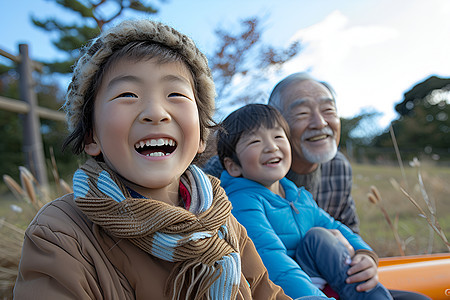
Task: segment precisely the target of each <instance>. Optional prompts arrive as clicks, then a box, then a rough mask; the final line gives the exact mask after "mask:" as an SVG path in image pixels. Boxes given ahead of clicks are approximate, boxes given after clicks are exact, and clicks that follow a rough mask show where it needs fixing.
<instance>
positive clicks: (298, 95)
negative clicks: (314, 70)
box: [203, 73, 359, 233]
mask: <svg viewBox="0 0 450 300" xmlns="http://www.w3.org/2000/svg"><path fill="white" fill-rule="evenodd" d="M269 104H270V105H272V106H274V107H276V108H278V110H280V111H281V113H282V114H283V116H284V117H285V118H286V120H287V121H288V124H289V127H290V129H291V147H292V165H291V170H290V172H289V173H288V174H287V178H288V179H290V180H291V181H293V182H294V183H295V184H296V185H297V186H304V187H305V188H306V189H307V190H308V191H310V192H311V193H312V195H313V197H314V199H315V200H316V201H317V204H318V205H319V207H321V208H322V209H324V210H325V211H327V212H328V213H329V214H330V215H331V216H332V217H333V218H335V219H336V220H339V221H341V222H342V223H344V224H345V225H347V226H348V227H349V228H350V229H352V230H353V231H354V232H356V233H359V220H358V216H357V214H356V208H355V202H354V201H353V198H352V196H351V194H350V192H351V188H352V169H351V166H350V163H349V162H348V160H347V159H346V158H345V157H344V155H343V154H342V153H340V152H339V151H337V146H338V144H339V137H340V120H339V118H338V116H337V113H336V104H335V99H334V93H333V91H332V89H331V88H330V87H329V86H328V85H326V84H325V83H321V82H318V81H316V80H314V79H313V78H312V77H310V76H309V75H308V74H306V73H294V74H292V75H290V76H288V77H286V78H285V79H283V80H282V81H280V82H279V83H278V84H277V85H276V86H275V88H274V89H273V91H272V93H271V95H270V98H269ZM203 170H204V171H205V172H206V173H209V174H211V175H214V176H217V177H220V174H221V172H222V170H223V168H222V166H221V165H220V162H219V160H218V158H217V156H215V157H213V158H211V159H210V160H209V161H208V162H207V163H206V164H205V166H204V167H203Z"/></svg>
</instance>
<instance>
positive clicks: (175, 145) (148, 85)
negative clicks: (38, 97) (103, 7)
mask: <svg viewBox="0 0 450 300" xmlns="http://www.w3.org/2000/svg"><path fill="white" fill-rule="evenodd" d="M94 109H95V111H94V136H93V143H91V144H89V145H87V146H86V152H87V153H88V154H90V155H98V154H100V152H101V153H102V154H103V157H104V160H105V162H106V163H107V164H108V166H109V167H110V168H111V169H113V170H114V171H115V172H117V173H118V174H119V175H120V176H122V177H123V179H124V180H125V181H126V184H127V185H128V186H130V187H131V188H133V189H134V190H136V191H137V192H138V193H140V194H142V195H144V196H147V197H161V195H160V194H164V195H168V194H174V195H175V196H177V195H178V184H179V178H180V176H181V174H183V173H184V171H185V170H186V168H187V167H188V166H189V164H190V163H191V162H192V160H193V159H194V157H195V155H196V154H197V153H198V152H199V151H201V150H202V149H200V146H199V145H200V125H199V116H198V111H197V105H196V99H195V97H194V91H193V84H192V78H191V75H190V73H189V71H188V70H187V68H186V67H185V66H184V65H183V64H182V63H178V62H170V63H164V64H158V63H156V62H155V60H153V59H152V60H148V61H139V62H134V61H129V60H126V59H122V60H119V61H118V63H117V64H116V65H114V66H113V67H112V68H111V69H110V70H109V71H108V72H107V73H106V74H105V76H104V79H103V81H102V83H101V86H100V88H99V92H98V94H97V97H96V100H95V107H94ZM156 195H158V196H156ZM170 197H174V196H173V195H171V196H170ZM160 200H161V199H160ZM163 201H164V200H163Z"/></svg>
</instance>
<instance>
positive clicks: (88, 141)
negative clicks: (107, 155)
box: [84, 133, 102, 156]
mask: <svg viewBox="0 0 450 300" xmlns="http://www.w3.org/2000/svg"><path fill="white" fill-rule="evenodd" d="M93 135H94V134H93V133H90V134H89V135H88V136H86V138H85V139H84V152H86V153H87V154H89V155H90V156H97V155H100V153H102V151H101V148H100V144H99V143H97V141H96V140H95V139H94V137H93Z"/></svg>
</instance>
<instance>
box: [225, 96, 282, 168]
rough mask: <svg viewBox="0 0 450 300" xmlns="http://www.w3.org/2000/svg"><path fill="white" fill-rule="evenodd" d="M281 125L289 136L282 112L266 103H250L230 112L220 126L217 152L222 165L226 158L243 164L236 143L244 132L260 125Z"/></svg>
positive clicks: (252, 130)
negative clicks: (237, 152)
mask: <svg viewBox="0 0 450 300" xmlns="http://www.w3.org/2000/svg"><path fill="white" fill-rule="evenodd" d="M277 126H281V128H283V130H284V132H285V133H286V136H287V137H288V138H289V126H288V124H287V122H286V120H285V119H284V117H283V116H282V115H281V113H280V112H279V111H278V110H277V109H276V108H275V107H273V106H270V105H266V104H248V105H245V106H243V107H241V108H239V109H237V110H235V111H234V112H232V113H231V114H229V115H228V116H227V117H226V118H225V119H224V120H223V121H222V122H221V123H220V124H219V126H218V130H217V154H218V156H219V160H220V163H221V164H222V167H223V168H225V164H224V159H225V158H226V157H229V158H231V159H232V160H233V161H234V162H235V163H237V164H238V165H239V166H240V165H241V164H240V162H239V159H238V157H237V154H236V145H237V143H238V142H239V140H240V138H241V137H242V135H244V134H251V133H252V132H254V131H256V130H258V129H259V128H260V127H264V128H267V129H272V128H275V127H277Z"/></svg>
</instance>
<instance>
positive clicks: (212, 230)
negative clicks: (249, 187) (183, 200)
mask: <svg viewBox="0 0 450 300" xmlns="http://www.w3.org/2000/svg"><path fill="white" fill-rule="evenodd" d="M181 181H182V182H183V184H184V185H185V186H186V187H188V189H190V194H191V205H190V207H189V210H186V209H184V208H181V207H175V206H172V205H169V204H166V203H164V202H162V201H158V200H153V199H142V198H132V197H131V196H130V192H129V191H128V189H127V188H126V187H125V186H124V185H123V183H122V181H121V180H120V179H119V178H118V177H117V175H116V174H115V173H114V172H113V171H111V170H110V169H109V168H108V167H107V166H106V164H105V163H102V162H97V161H95V160H93V159H90V160H88V161H87V162H86V163H85V164H84V165H83V166H82V167H81V168H80V169H78V170H77V171H76V172H75V174H74V178H73V189H74V195H75V199H76V200H75V201H76V203H77V205H78V207H79V208H80V209H81V210H82V211H83V213H85V214H86V215H87V217H88V218H89V219H90V220H91V221H92V222H94V223H95V224H97V225H99V226H101V227H103V228H104V229H105V230H106V231H108V232H109V233H110V234H111V235H112V236H115V237H117V238H123V239H128V240H129V241H130V242H132V243H133V244H134V245H136V246H138V247H139V248H141V249H142V250H143V251H146V252H147V253H149V254H151V255H153V256H156V257H158V258H160V259H163V260H166V261H170V262H175V263H176V266H175V268H174V269H173V270H172V272H171V274H170V276H169V279H168V283H167V285H166V293H167V294H169V296H170V297H171V298H172V299H181V298H183V299H235V297H236V294H237V291H238V288H239V282H240V276H241V262H240V256H239V253H238V250H237V239H236V236H235V234H234V232H233V231H232V230H228V227H227V223H228V222H227V220H228V219H229V217H230V213H231V204H230V202H229V201H228V199H227V197H226V195H225V192H224V191H223V189H222V188H221V187H220V182H219V180H217V179H216V178H214V177H209V176H207V175H205V174H204V173H203V172H202V171H201V170H200V169H199V168H198V167H196V166H194V165H191V166H189V167H188V169H187V170H186V172H185V173H184V174H183V175H182V178H181Z"/></svg>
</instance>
